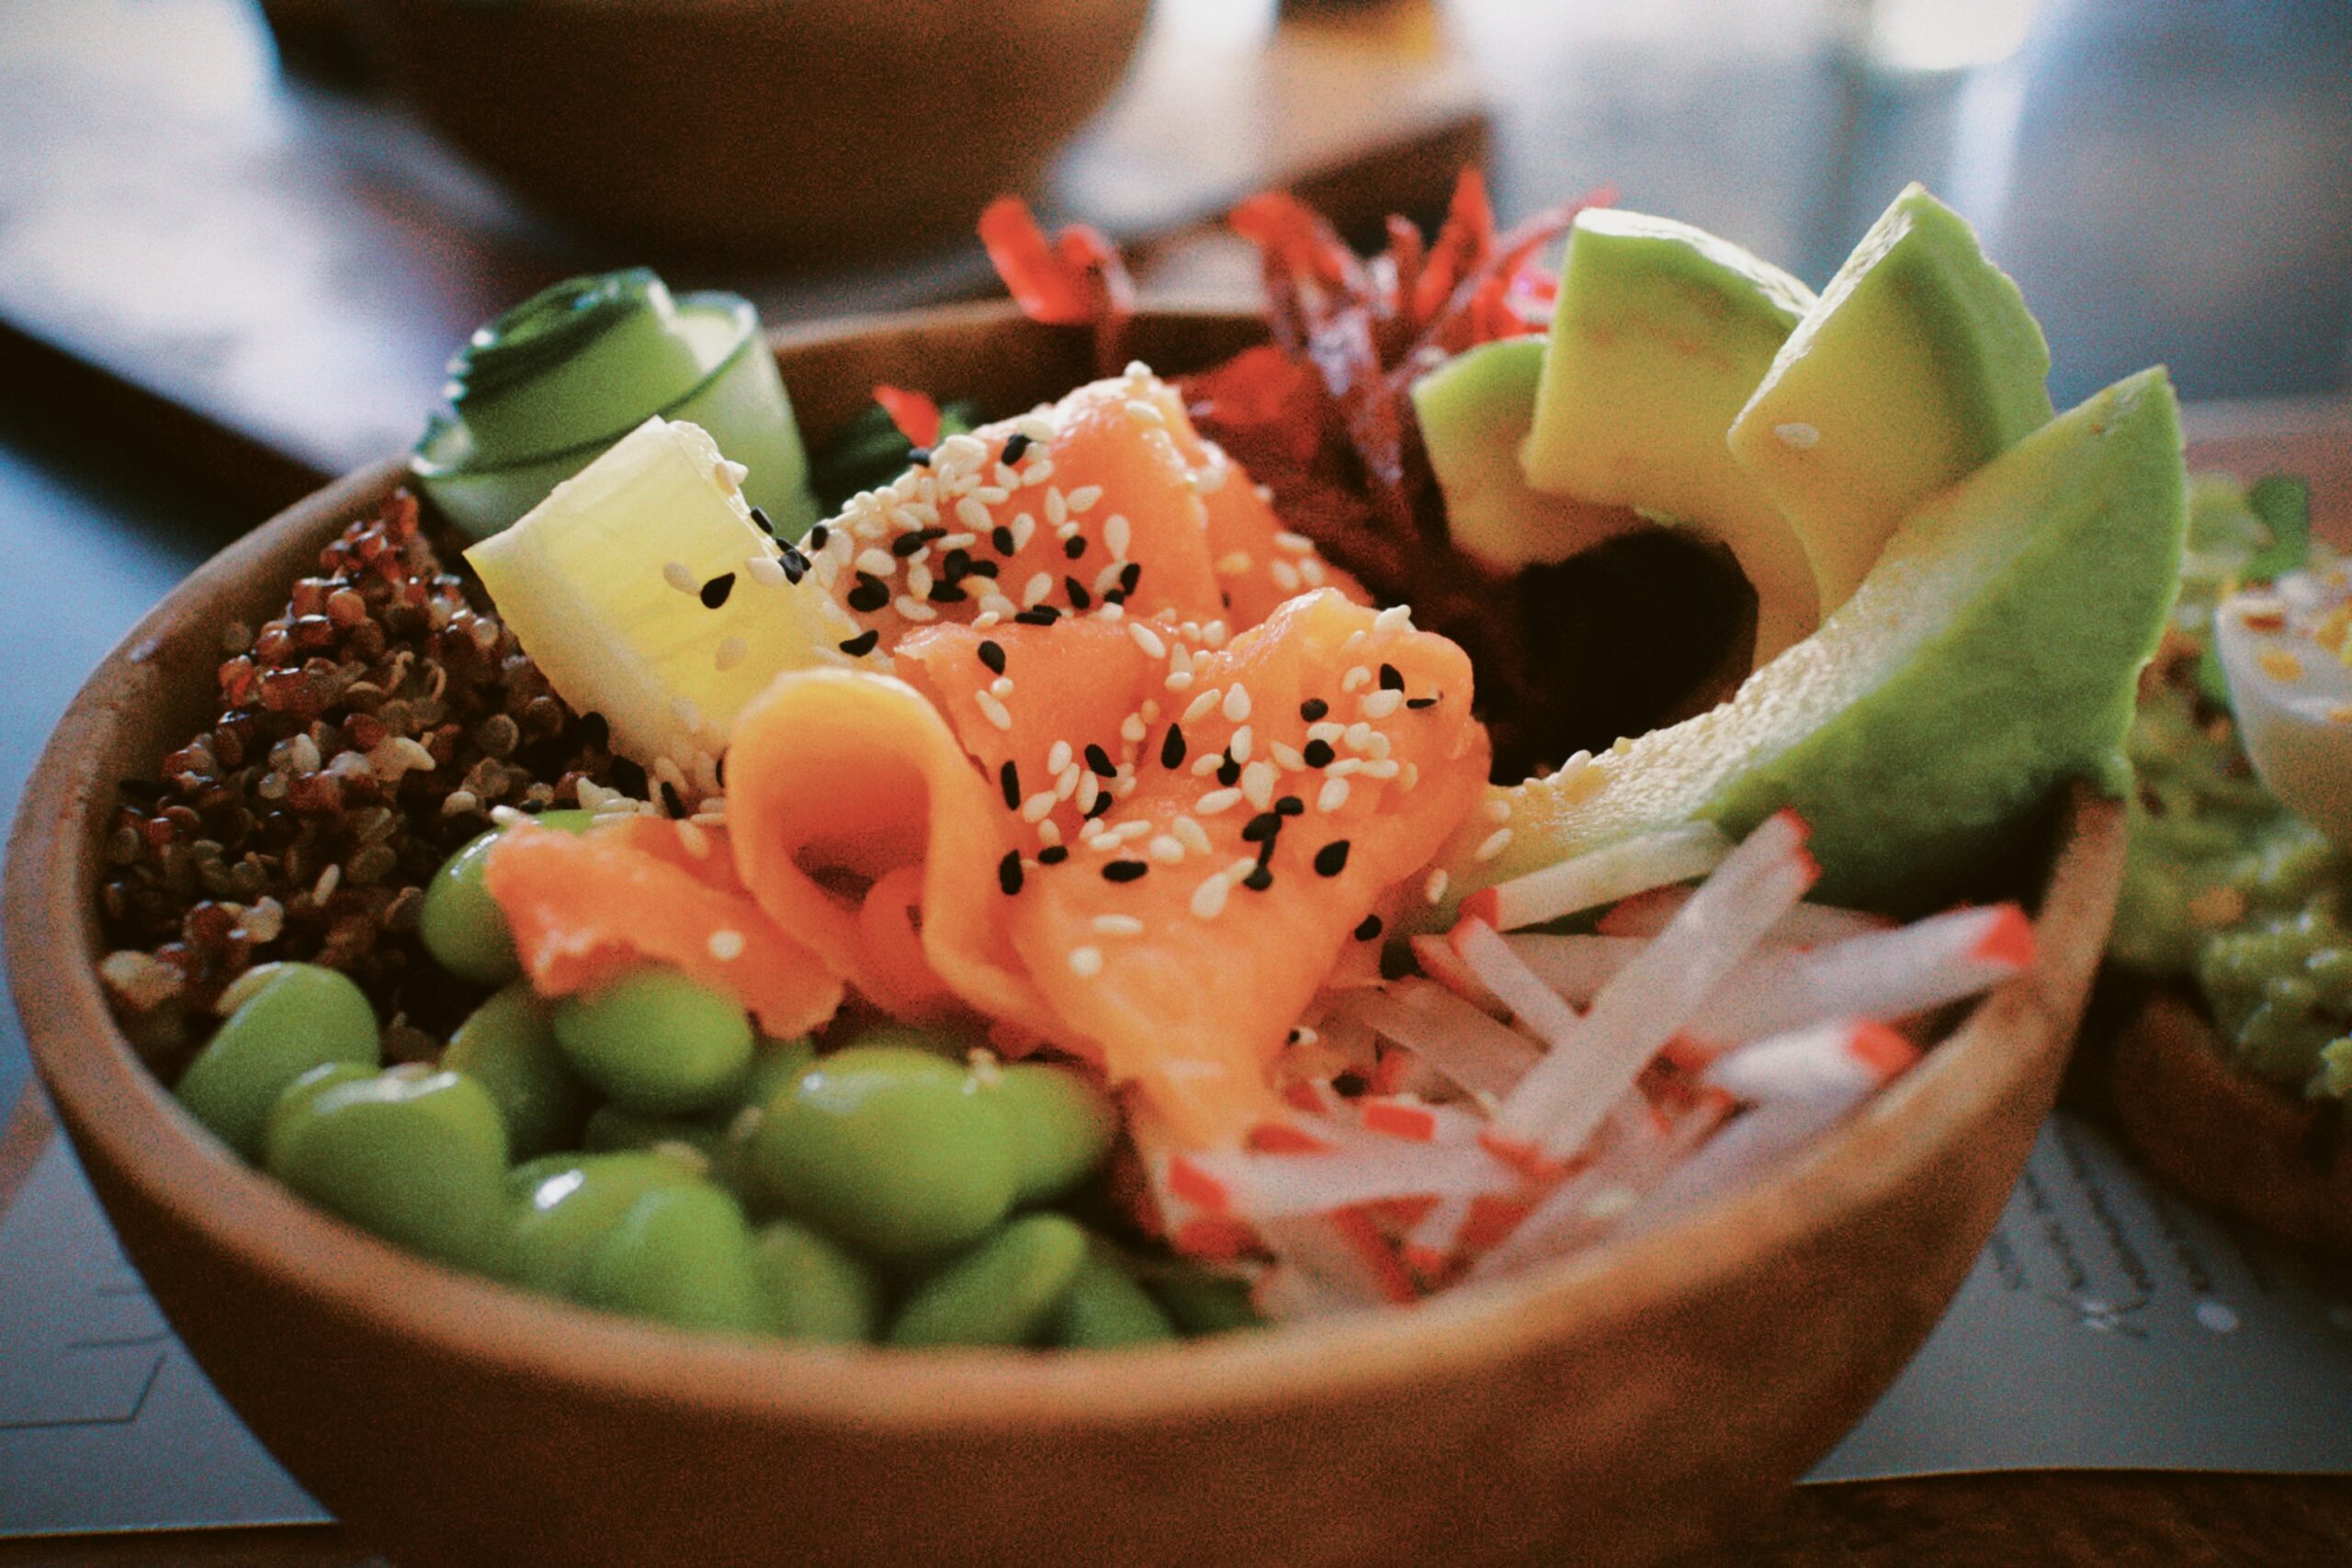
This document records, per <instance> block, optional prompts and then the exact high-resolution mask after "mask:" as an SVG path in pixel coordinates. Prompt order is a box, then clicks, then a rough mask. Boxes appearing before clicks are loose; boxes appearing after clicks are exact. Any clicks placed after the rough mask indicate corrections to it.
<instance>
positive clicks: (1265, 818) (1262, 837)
mask: <svg viewBox="0 0 2352 1568" xmlns="http://www.w3.org/2000/svg"><path fill="white" fill-rule="evenodd" d="M1282 830H1283V819H1282V817H1281V816H1280V814H1278V813H1276V812H1272V811H1261V812H1260V813H1258V815H1257V816H1255V817H1252V818H1250V820H1249V821H1247V822H1244V823H1243V824H1241V841H1242V842H1243V843H1245V844H1262V843H1264V842H1265V841H1266V840H1269V839H1271V838H1272V837H1273V836H1274V835H1275V834H1277V833H1279V832H1281V831H1282Z"/></svg>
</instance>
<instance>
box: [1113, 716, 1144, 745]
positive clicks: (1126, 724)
mask: <svg viewBox="0 0 2352 1568" xmlns="http://www.w3.org/2000/svg"><path fill="white" fill-rule="evenodd" d="M1143 737H1144V722H1143V715H1141V714H1139V713H1131V714H1129V715H1127V716H1126V717H1125V718H1123V719H1121V720H1120V721H1119V739H1122V740H1124V741H1125V742H1126V743H1127V744H1128V745H1130V746H1136V745H1140V744H1142V742H1143Z"/></svg>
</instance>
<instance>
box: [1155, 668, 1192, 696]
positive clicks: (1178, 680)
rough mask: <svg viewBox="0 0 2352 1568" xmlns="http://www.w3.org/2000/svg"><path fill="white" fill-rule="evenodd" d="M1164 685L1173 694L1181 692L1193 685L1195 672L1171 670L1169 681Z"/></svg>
mask: <svg viewBox="0 0 2352 1568" xmlns="http://www.w3.org/2000/svg"><path fill="white" fill-rule="evenodd" d="M1162 683H1163V684H1164V685H1166V686H1167V688H1168V689H1169V690H1170V691H1171V692H1181V691H1182V690H1184V689H1185V688H1186V687H1188V686H1190V685H1191V684H1192V683H1193V672H1192V671H1190V670H1170V671H1168V679H1167V680H1166V681H1165V682H1162Z"/></svg>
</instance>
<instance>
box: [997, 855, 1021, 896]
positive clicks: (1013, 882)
mask: <svg viewBox="0 0 2352 1568" xmlns="http://www.w3.org/2000/svg"><path fill="white" fill-rule="evenodd" d="M996 885H997V886H999V887H1001V888H1003V889H1004V890H1005V892H1006V893H1007V894H1013V893H1018V892H1020V891H1021V852H1020V851H1019V850H1007V851H1005V852H1004V858H1003V859H1002V860H1001V861H999V862H997V863H996Z"/></svg>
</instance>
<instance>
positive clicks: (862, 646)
mask: <svg viewBox="0 0 2352 1568" xmlns="http://www.w3.org/2000/svg"><path fill="white" fill-rule="evenodd" d="M881 640H882V634H881V633H880V632H878V631H876V630H874V629H873V628H872V627H870V626H869V627H868V628H866V629H865V631H862V632H860V633H858V634H857V635H856V636H855V637H851V638H850V639H849V640H848V641H846V642H844V643H842V644H841V645H840V647H841V650H842V652H843V653H846V654H848V655H849V656H850V657H851V658H852V659H863V658H865V656H866V655H867V654H869V653H871V652H873V651H874V645H875V644H876V643H877V642H880V641H881Z"/></svg>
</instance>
